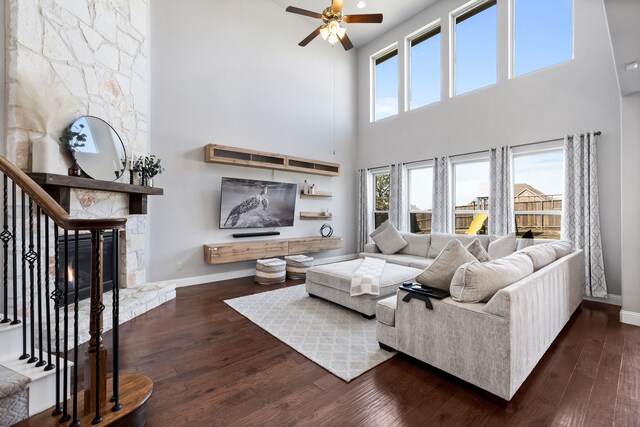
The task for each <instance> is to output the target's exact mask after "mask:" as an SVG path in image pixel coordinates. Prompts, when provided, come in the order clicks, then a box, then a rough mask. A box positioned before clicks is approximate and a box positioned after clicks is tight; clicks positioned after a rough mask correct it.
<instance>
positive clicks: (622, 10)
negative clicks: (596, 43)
mask: <svg viewBox="0 0 640 427" xmlns="http://www.w3.org/2000/svg"><path fill="white" fill-rule="evenodd" d="M604 5H605V8H606V11H607V21H608V24H609V33H610V34H611V44H612V45H613V56H614V58H615V62H616V71H617V73H618V82H619V84H620V92H621V93H622V95H627V94H630V93H634V92H640V67H638V68H636V69H635V70H631V71H627V70H626V69H625V65H627V64H629V63H631V62H639V63H640V25H639V24H638V17H640V1H638V0H605V2H604Z"/></svg>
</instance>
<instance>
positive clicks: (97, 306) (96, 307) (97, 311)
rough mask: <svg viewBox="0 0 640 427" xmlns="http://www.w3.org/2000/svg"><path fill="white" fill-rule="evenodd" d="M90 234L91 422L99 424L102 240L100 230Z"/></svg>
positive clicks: (102, 308) (100, 418) (102, 306)
mask: <svg viewBox="0 0 640 427" xmlns="http://www.w3.org/2000/svg"><path fill="white" fill-rule="evenodd" d="M91 234H92V236H91V241H92V243H94V248H93V250H94V254H95V263H94V265H93V268H94V269H95V270H94V272H93V274H94V275H95V278H96V280H95V285H96V287H97V288H98V289H96V291H95V292H94V293H93V294H92V296H93V295H95V300H94V301H91V304H92V312H93V315H94V319H93V320H94V322H95V326H96V328H95V350H96V377H95V381H96V387H95V390H94V393H95V396H94V397H95V411H96V415H95V417H94V418H93V421H92V422H91V423H92V424H94V425H95V424H99V423H100V422H102V416H101V415H100V388H101V383H100V380H101V377H100V359H101V358H102V357H101V356H102V355H101V350H102V337H101V336H100V335H101V332H102V312H103V311H104V304H103V303H102V275H101V273H102V258H101V255H102V253H101V252H102V251H101V249H102V242H101V237H102V232H101V231H92V232H91Z"/></svg>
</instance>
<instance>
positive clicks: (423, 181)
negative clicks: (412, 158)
mask: <svg viewBox="0 0 640 427" xmlns="http://www.w3.org/2000/svg"><path fill="white" fill-rule="evenodd" d="M407 175H408V179H409V224H410V229H411V232H412V233H418V234H428V233H431V203H432V199H433V167H431V166H428V167H425V166H421V167H415V168H410V169H409V170H408V171H407Z"/></svg>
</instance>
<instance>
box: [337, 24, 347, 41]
mask: <svg viewBox="0 0 640 427" xmlns="http://www.w3.org/2000/svg"><path fill="white" fill-rule="evenodd" d="M336 34H337V35H338V37H340V38H341V39H343V38H344V35H345V34H347V29H346V28H342V27H340V29H339V30H338V32H337V33H336Z"/></svg>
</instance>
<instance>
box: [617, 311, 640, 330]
mask: <svg viewBox="0 0 640 427" xmlns="http://www.w3.org/2000/svg"><path fill="white" fill-rule="evenodd" d="M620 321H621V322H622V323H626V324H628V325H634V326H640V313H636V312H635V311H627V310H620Z"/></svg>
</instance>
